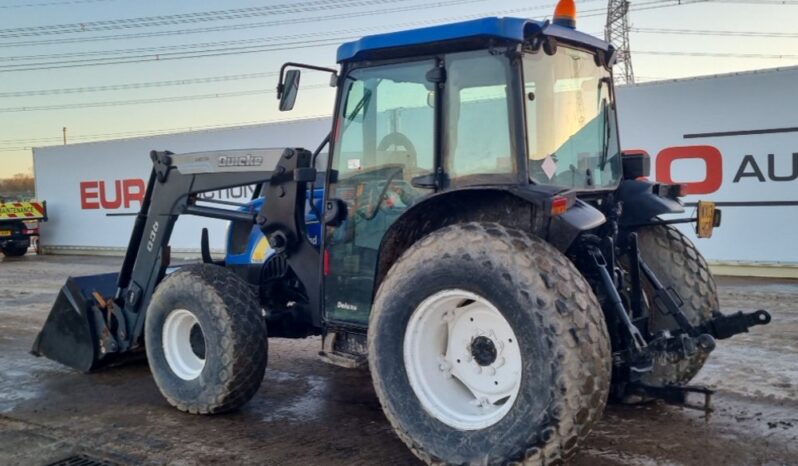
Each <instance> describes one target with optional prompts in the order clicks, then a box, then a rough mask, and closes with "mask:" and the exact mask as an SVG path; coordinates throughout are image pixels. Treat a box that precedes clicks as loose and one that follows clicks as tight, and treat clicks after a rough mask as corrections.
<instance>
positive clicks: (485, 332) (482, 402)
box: [404, 289, 522, 430]
mask: <svg viewBox="0 0 798 466" xmlns="http://www.w3.org/2000/svg"><path fill="white" fill-rule="evenodd" d="M430 353H432V354H435V353H437V355H438V356H437V358H430V357H429V354H430ZM404 361H405V368H406V369H407V374H408V379H409V380H410V385H411V386H412V388H413V391H414V392H415V394H416V396H417V397H418V399H419V401H420V402H421V404H422V405H423V406H424V408H425V409H426V410H427V412H429V413H430V414H431V415H432V416H434V417H435V418H437V419H438V420H440V421H442V422H444V423H446V424H448V425H450V426H452V427H455V428H458V429H463V430H476V429H483V428H485V427H488V426H491V425H493V424H495V423H496V422H499V421H500V420H501V419H502V418H503V417H504V416H505V415H506V414H507V412H508V411H509V410H510V408H511V407H512V405H513V402H514V401H515V398H516V397H517V395H518V391H519V389H520V386H521V375H522V358H521V351H520V348H519V346H518V341H517V339H516V336H515V333H514V331H513V329H512V327H511V326H510V323H509V322H508V321H507V320H506V319H505V318H504V315H503V314H502V313H501V312H500V311H499V310H498V309H497V308H496V307H495V306H494V305H493V304H491V303H490V302H489V301H488V300H486V299H484V298H482V297H480V296H478V295H475V294H474V293H471V292H467V291H463V290H456V289H455V290H445V291H441V292H439V293H436V294H434V295H432V296H430V297H428V298H427V299H425V300H424V301H423V302H422V303H421V304H419V306H418V307H417V308H416V310H415V311H414V312H413V315H412V316H411V317H410V321H409V322H408V326H407V330H406V332H405V338H404Z"/></svg>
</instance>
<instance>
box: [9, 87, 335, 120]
mask: <svg viewBox="0 0 798 466" xmlns="http://www.w3.org/2000/svg"><path fill="white" fill-rule="evenodd" d="M325 87H330V86H329V85H328V84H313V85H310V86H303V89H322V88H325ZM275 92H276V91H275V90H274V89H252V90H247V91H234V92H217V93H212V94H195V95H182V96H172V97H155V98H151V99H130V100H113V101H105V102H83V103H75V104H59V105H39V106H31V107H5V108H0V113H16V112H38V111H44V110H71V109H78V108H98V107H119V106H123V105H141V104H155V103H167V102H184V101H188V100H206V99H221V98H229V97H243V96H251V95H260V94H273V93H275Z"/></svg>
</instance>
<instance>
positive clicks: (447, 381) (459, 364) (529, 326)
mask: <svg viewBox="0 0 798 466" xmlns="http://www.w3.org/2000/svg"><path fill="white" fill-rule="evenodd" d="M368 346H369V348H368V355H369V365H370V368H371V373H372V379H373V382H374V386H375V390H376V392H377V394H378V396H379V398H380V401H381V403H382V407H383V410H384V412H385V414H386V416H387V417H388V420H389V421H390V422H391V424H392V425H393V427H394V429H395V430H396V432H397V434H398V435H399V437H400V438H401V439H402V440H403V441H404V442H405V443H406V444H407V445H408V446H409V447H410V448H411V449H412V451H413V452H414V453H415V454H416V455H417V456H418V457H419V458H421V459H422V460H424V461H426V462H428V463H441V462H443V463H453V464H475V463H479V464H494V463H496V464H498V463H505V462H513V461H526V462H527V464H543V463H546V464H548V463H549V462H552V461H556V460H558V459H566V458H568V457H569V456H571V454H573V453H574V452H575V450H576V446H577V444H578V442H579V441H580V440H581V439H582V438H584V437H585V436H586V435H587V433H588V432H589V430H590V428H591V426H592V424H593V423H594V422H595V421H596V420H597V419H598V418H599V417H600V416H601V413H602V412H603V409H604V406H605V402H606V398H607V392H608V389H609V381H610V380H609V379H610V362H611V361H610V350H609V339H608V336H607V330H606V327H605V324H604V320H603V315H602V312H601V308H600V306H599V304H598V302H597V300H596V297H595V296H594V295H593V292H592V291H591V290H590V288H589V286H588V285H587V283H586V282H585V280H584V279H583V277H582V276H581V275H580V274H579V272H578V271H577V270H576V268H575V267H574V266H573V265H572V264H571V262H570V261H568V259H567V258H566V257H565V256H563V255H562V254H561V253H559V252H558V251H556V250H555V249H554V248H552V247H551V246H550V245H548V244H547V243H545V242H543V241H541V240H539V239H537V238H534V237H532V236H530V235H528V234H526V233H524V232H521V231H518V230H513V229H507V228H504V227H502V226H500V225H497V224H484V223H468V224H464V225H455V226H450V227H446V228H443V229H441V230H437V231H435V232H433V233H431V234H430V235H428V236H427V237H425V238H423V239H422V240H420V241H419V242H417V243H416V244H414V245H413V246H412V247H411V248H410V249H408V250H407V251H406V252H405V253H404V254H403V255H402V257H401V258H400V259H399V260H398V261H397V263H396V264H394V265H393V267H392V268H391V270H390V271H389V272H388V275H387V277H386V278H385V280H384V282H383V283H382V284H381V285H380V288H379V290H378V291H377V296H376V298H375V303H374V307H373V309H372V313H371V318H370V322H369V332H368Z"/></svg>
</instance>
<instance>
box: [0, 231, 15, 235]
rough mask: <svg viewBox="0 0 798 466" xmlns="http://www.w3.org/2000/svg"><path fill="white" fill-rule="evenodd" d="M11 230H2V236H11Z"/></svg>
mask: <svg viewBox="0 0 798 466" xmlns="http://www.w3.org/2000/svg"><path fill="white" fill-rule="evenodd" d="M11 233H12V232H11V230H0V236H11Z"/></svg>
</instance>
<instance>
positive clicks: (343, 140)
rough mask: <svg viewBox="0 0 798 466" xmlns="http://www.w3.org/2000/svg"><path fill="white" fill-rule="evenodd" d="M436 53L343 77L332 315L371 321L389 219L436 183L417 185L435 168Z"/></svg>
mask: <svg viewBox="0 0 798 466" xmlns="http://www.w3.org/2000/svg"><path fill="white" fill-rule="evenodd" d="M435 66H436V64H435V61H434V60H424V61H413V62H406V63H399V64H389V65H382V66H371V67H368V68H356V69H353V70H352V71H351V72H349V73H348V74H347V75H346V77H345V78H344V84H343V85H344V89H343V93H342V96H341V105H340V108H339V112H338V115H337V118H336V131H335V133H336V138H335V140H334V141H333V155H332V157H331V161H330V168H331V169H332V170H336V171H337V177H336V178H337V179H334V180H333V181H334V182H332V183H331V184H330V185H329V191H328V193H327V197H328V199H331V198H338V199H341V200H343V201H344V202H345V203H346V206H347V210H348V212H347V214H348V215H347V219H346V220H345V221H344V222H343V223H342V224H341V225H339V226H337V227H327V228H326V232H325V253H324V254H325V257H324V274H325V277H324V311H325V317H326V320H328V321H333V322H341V323H349V324H355V325H366V324H367V322H368V316H369V312H370V308H371V298H372V295H373V292H374V291H375V290H374V289H373V287H374V277H375V272H376V267H377V259H378V253H379V246H380V242H381V241H382V238H383V236H384V234H385V232H386V231H387V230H388V227H390V225H391V224H392V223H393V222H394V221H396V219H398V218H399V217H400V216H401V215H402V214H403V213H404V212H405V211H406V210H407V209H408V208H409V207H410V206H411V205H413V204H414V203H415V202H416V201H417V200H418V199H420V198H421V197H423V196H425V195H427V194H429V193H431V190H430V189H425V188H419V187H416V186H414V185H413V183H412V180H413V179H414V178H416V177H420V176H425V175H430V174H432V173H434V169H435V166H434V165H435V163H434V160H435V137H434V134H435V112H436V109H435V108H434V100H435V99H434V98H432V95H433V89H434V85H433V84H432V83H431V82H429V81H428V80H427V78H426V76H427V73H428V72H429V71H430V70H432V69H433V68H434V67H435Z"/></svg>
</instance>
